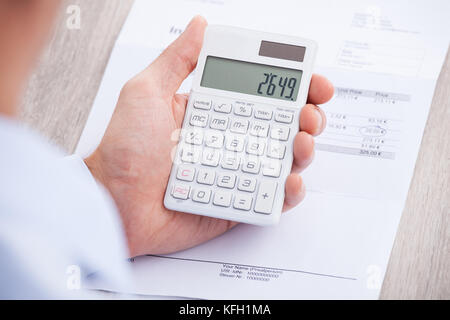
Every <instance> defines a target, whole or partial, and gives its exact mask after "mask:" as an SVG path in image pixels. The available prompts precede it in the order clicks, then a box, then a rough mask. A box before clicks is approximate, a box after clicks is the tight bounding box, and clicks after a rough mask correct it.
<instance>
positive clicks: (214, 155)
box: [202, 148, 220, 167]
mask: <svg viewBox="0 0 450 320" xmlns="http://www.w3.org/2000/svg"><path fill="white" fill-rule="evenodd" d="M219 160H220V153H219V151H218V150H216V149H209V148H205V149H204V150H203V156H202V164H203V165H205V166H208V167H217V166H218V165H219Z"/></svg>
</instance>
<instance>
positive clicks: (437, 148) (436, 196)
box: [21, 0, 450, 299]
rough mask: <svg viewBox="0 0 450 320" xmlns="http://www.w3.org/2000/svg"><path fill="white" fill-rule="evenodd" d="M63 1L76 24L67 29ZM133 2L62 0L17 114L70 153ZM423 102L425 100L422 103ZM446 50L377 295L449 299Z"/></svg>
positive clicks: (449, 77) (449, 68)
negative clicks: (74, 9)
mask: <svg viewBox="0 0 450 320" xmlns="http://www.w3.org/2000/svg"><path fill="white" fill-rule="evenodd" d="M69 5H78V6H79V8H80V9H81V24H80V26H81V28H80V29H69V28H67V24H66V23H67V18H68V17H69V15H68V13H67V12H66V10H67V8H68V6H69ZM131 5H132V0H95V1H88V0H84V1H83V0H72V1H68V0H66V1H63V5H62V8H61V13H60V16H59V19H58V21H57V23H56V27H55V32H54V33H53V35H52V37H51V39H50V43H49V45H48V48H47V49H46V50H45V51H44V53H43V55H42V56H41V58H40V61H39V62H40V63H39V66H38V68H37V69H36V70H35V72H34V73H33V75H32V77H31V80H30V82H29V85H28V87H27V89H26V92H25V97H24V99H23V105H22V109H21V110H22V111H21V117H22V118H23V119H24V121H25V122H27V123H28V124H29V125H31V126H32V127H34V128H36V129H37V130H39V131H40V132H41V133H42V134H43V135H45V136H46V137H48V138H49V140H50V141H51V142H53V143H54V144H57V145H59V146H60V147H62V148H63V149H65V150H66V151H67V152H73V151H74V149H75V146H76V144H77V142H78V139H79V137H80V135H81V132H82V130H83V127H84V125H85V123H86V120H87V117H88V114H89V111H90V109H91V106H92V104H93V100H94V98H95V95H96V93H97V90H98V88H99V85H100V81H101V79H102V76H103V72H104V70H105V67H106V64H107V62H108V58H109V55H110V53H111V50H112V48H113V45H114V41H115V39H116V38H117V36H118V33H119V31H120V29H121V27H122V24H123V22H124V21H125V18H126V16H127V14H128V12H129V9H130V7H131ZM424 107H425V106H424ZM449 204H450V54H447V58H446V61H445V65H444V67H443V69H442V72H441V75H440V77H439V81H438V85H437V88H436V92H435V95H434V99H433V104H432V107H431V112H430V116H429V119H428V122H427V126H426V129H425V135H424V137H423V141H422V146H421V149H420V154H419V157H418V159H417V164H416V168H415V172H414V178H413V180H412V184H411V187H410V190H409V195H408V200H407V202H406V207H405V210H404V212H403V216H402V219H401V223H400V227H399V229H398V233H397V237H396V240H395V245H394V248H393V251H392V254H391V258H390V262H389V266H388V270H387V274H386V278H385V281H384V284H383V288H382V293H381V298H382V299H449V298H450V245H449V240H450V219H449V215H450V205H449Z"/></svg>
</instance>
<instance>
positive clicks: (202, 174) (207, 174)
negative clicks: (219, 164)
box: [197, 169, 216, 186]
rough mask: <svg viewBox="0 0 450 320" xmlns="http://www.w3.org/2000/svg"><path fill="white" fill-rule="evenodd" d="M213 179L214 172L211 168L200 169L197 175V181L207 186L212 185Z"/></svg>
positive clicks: (214, 177) (214, 176)
mask: <svg viewBox="0 0 450 320" xmlns="http://www.w3.org/2000/svg"><path fill="white" fill-rule="evenodd" d="M215 179H216V173H215V172H214V171H213V170H207V169H201V170H200V171H199V172H198V175H197V182H198V183H200V184H204V185H208V186H212V185H213V184H214V180H215Z"/></svg>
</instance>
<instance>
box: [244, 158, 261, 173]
mask: <svg viewBox="0 0 450 320" xmlns="http://www.w3.org/2000/svg"><path fill="white" fill-rule="evenodd" d="M260 169H261V161H259V159H256V158H255V159H247V160H246V161H245V162H244V164H243V166H242V171H243V172H246V173H251V174H258V173H259V170H260Z"/></svg>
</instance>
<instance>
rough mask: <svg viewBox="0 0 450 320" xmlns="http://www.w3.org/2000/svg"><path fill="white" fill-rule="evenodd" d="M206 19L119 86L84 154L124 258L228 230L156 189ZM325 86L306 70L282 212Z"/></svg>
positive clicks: (305, 160) (165, 175)
mask: <svg viewBox="0 0 450 320" xmlns="http://www.w3.org/2000/svg"><path fill="white" fill-rule="evenodd" d="M206 25H207V23H206V21H205V20H204V19H203V18H201V17H196V18H194V19H193V20H192V21H191V23H190V24H189V26H188V27H187V29H186V31H185V32H184V33H183V34H182V35H181V36H180V37H179V38H178V39H177V40H176V41H175V42H174V43H172V44H171V45H170V46H169V47H168V48H167V49H166V50H165V51H164V52H163V53H162V54H161V56H160V57H159V58H158V59H157V60H155V61H154V62H153V63H152V64H151V65H150V66H149V67H148V68H147V69H146V70H144V71H143V72H142V73H140V74H138V75H137V76H136V77H134V78H133V79H131V80H130V81H128V83H127V84H126V85H125V86H124V88H123V89H122V92H121V94H120V97H119V101H118V103H117V107H116V110H115V113H114V115H113V117H112V120H111V123H110V125H109V127H108V129H107V131H106V134H105V136H104V138H103V140H102V142H101V144H100V146H99V147H98V149H97V150H96V151H95V152H94V153H93V154H92V155H91V156H90V157H89V158H87V159H86V160H85V162H86V164H87V166H88V167H89V169H90V170H91V172H92V173H93V175H94V176H95V178H97V180H99V181H100V182H101V183H103V185H104V186H105V187H106V188H107V189H108V190H109V192H110V193H111V195H112V197H113V198H114V200H115V202H116V205H117V207H118V209H119V211H120V215H121V218H122V221H123V225H124V228H125V232H126V236H127V240H128V247H129V251H130V256H132V257H134V256H138V255H143V254H167V253H172V252H175V251H179V250H183V249H187V248H190V247H193V246H196V245H198V244H200V243H203V242H205V241H208V240H210V239H212V238H214V237H216V236H218V235H220V234H222V233H224V232H226V231H227V230H229V229H230V228H232V227H233V226H235V225H236V223H234V222H230V221H226V220H220V219H215V218H210V217H205V216H198V215H192V214H186V213H181V212H175V211H171V210H167V209H166V208H165V207H164V203H163V200H164V193H165V190H166V186H167V182H168V180H169V175H170V172H171V167H172V159H171V152H172V149H173V148H174V146H175V145H176V142H175V141H172V140H171V136H172V134H173V132H175V131H176V130H177V129H180V128H181V125H182V122H183V118H184V114H185V109H186V104H187V101H188V95H180V94H176V92H177V90H178V88H179V87H180V85H181V83H182V82H183V81H184V79H185V78H186V77H187V76H188V75H189V74H190V73H191V72H192V71H193V70H194V69H195V66H196V64H197V59H198V56H199V53H200V50H201V48H202V43H203V36H204V32H205V28H206ZM333 91H334V89H333V86H332V85H331V83H330V82H329V81H328V80H326V79H325V78H323V77H321V76H318V75H314V76H313V77H312V80H311V87H310V91H309V97H308V103H309V104H307V105H306V106H305V107H304V108H303V109H302V111H301V116H300V127H301V131H300V132H299V133H297V135H296V137H295V141H294V163H293V169H292V173H291V174H290V175H289V177H288V178H287V181H286V188H285V193H286V196H285V204H284V208H283V209H284V211H285V210H288V209H290V208H292V207H294V206H296V205H297V204H298V203H300V202H301V201H302V199H303V198H304V196H305V186H304V184H303V182H302V179H301V177H300V176H299V174H298V173H299V172H301V171H302V170H304V169H305V168H306V167H307V166H308V165H309V164H310V163H311V161H312V160H313V156H314V140H313V136H316V135H318V134H320V133H321V132H322V131H323V129H324V128H325V125H326V117H325V114H324V113H323V111H321V110H320V109H319V108H318V107H317V106H316V105H317V104H321V103H325V102H327V101H328V100H330V99H331V97H332V96H333Z"/></svg>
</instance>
